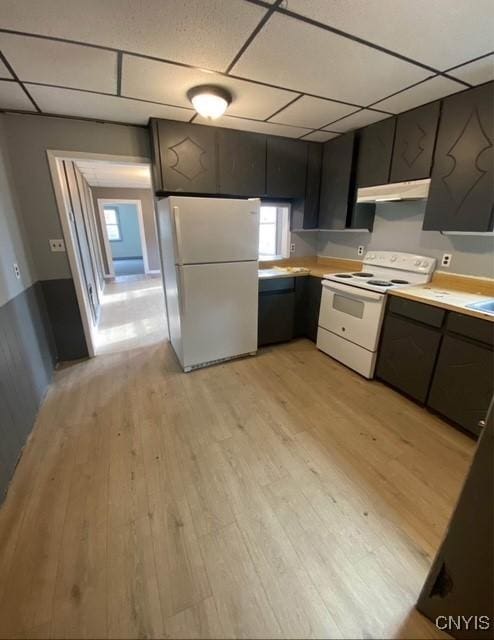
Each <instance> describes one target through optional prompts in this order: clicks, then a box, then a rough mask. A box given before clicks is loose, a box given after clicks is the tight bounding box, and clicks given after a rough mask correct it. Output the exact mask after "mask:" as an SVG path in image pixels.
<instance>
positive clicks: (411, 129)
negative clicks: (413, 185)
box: [390, 102, 440, 182]
mask: <svg viewBox="0 0 494 640" xmlns="http://www.w3.org/2000/svg"><path fill="white" fill-rule="evenodd" d="M439 109H440V103H439V102H432V103H431V104H427V105H425V106H423V107H419V108H418V109H413V110H412V111H407V112H406V113H402V114H400V115H399V116H398V117H397V120H396V134H395V142H394V147H393V160H392V163H391V176H390V182H402V181H404V180H420V179H423V178H429V177H430V175H431V169H432V156H433V154H434V144H435V142H436V133H437V123H438V120H439Z"/></svg>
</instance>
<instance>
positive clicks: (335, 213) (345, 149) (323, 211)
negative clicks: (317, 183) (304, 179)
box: [319, 132, 355, 229]
mask: <svg viewBox="0 0 494 640" xmlns="http://www.w3.org/2000/svg"><path fill="white" fill-rule="evenodd" d="M354 144H355V134H354V133H353V132H351V133H346V134H344V135H342V136H338V138H335V139H334V140H329V141H328V142H326V143H325V144H324V151H323V159H322V170H321V197H320V206H319V228H320V229H345V228H346V227H347V221H348V212H349V207H351V206H353V195H354V194H353V185H352V167H353V152H354Z"/></svg>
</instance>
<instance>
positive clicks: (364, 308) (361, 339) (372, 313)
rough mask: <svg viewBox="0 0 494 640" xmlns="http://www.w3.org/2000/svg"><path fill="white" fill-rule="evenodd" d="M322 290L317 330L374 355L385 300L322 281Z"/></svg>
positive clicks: (365, 291)
mask: <svg viewBox="0 0 494 640" xmlns="http://www.w3.org/2000/svg"><path fill="white" fill-rule="evenodd" d="M322 286H323V289H322V298H321V310H320V312H319V326H321V327H323V328H324V329H327V331H331V332H332V333H335V334H336V335H338V336H340V337H342V338H345V339H346V340H350V342H353V343H354V344H357V345H359V346H361V347H364V348H365V349H367V350H369V351H376V349H377V343H378V340H379V332H380V330H381V323H382V317H383V311H384V300H385V296H384V295H382V294H380V293H375V292H374V291H367V290H365V289H358V288H357V287H352V286H348V285H344V284H339V283H337V282H331V281H329V280H323V281H322Z"/></svg>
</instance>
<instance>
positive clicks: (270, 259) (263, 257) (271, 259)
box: [259, 256, 284, 262]
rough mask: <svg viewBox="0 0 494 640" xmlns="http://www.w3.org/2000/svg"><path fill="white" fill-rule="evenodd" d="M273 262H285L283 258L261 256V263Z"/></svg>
mask: <svg viewBox="0 0 494 640" xmlns="http://www.w3.org/2000/svg"><path fill="white" fill-rule="evenodd" d="M273 260H284V257H283V256H259V262H272V261H273Z"/></svg>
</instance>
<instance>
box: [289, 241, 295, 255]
mask: <svg viewBox="0 0 494 640" xmlns="http://www.w3.org/2000/svg"><path fill="white" fill-rule="evenodd" d="M294 251H295V242H292V243H291V245H290V253H293V252H294Z"/></svg>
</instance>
